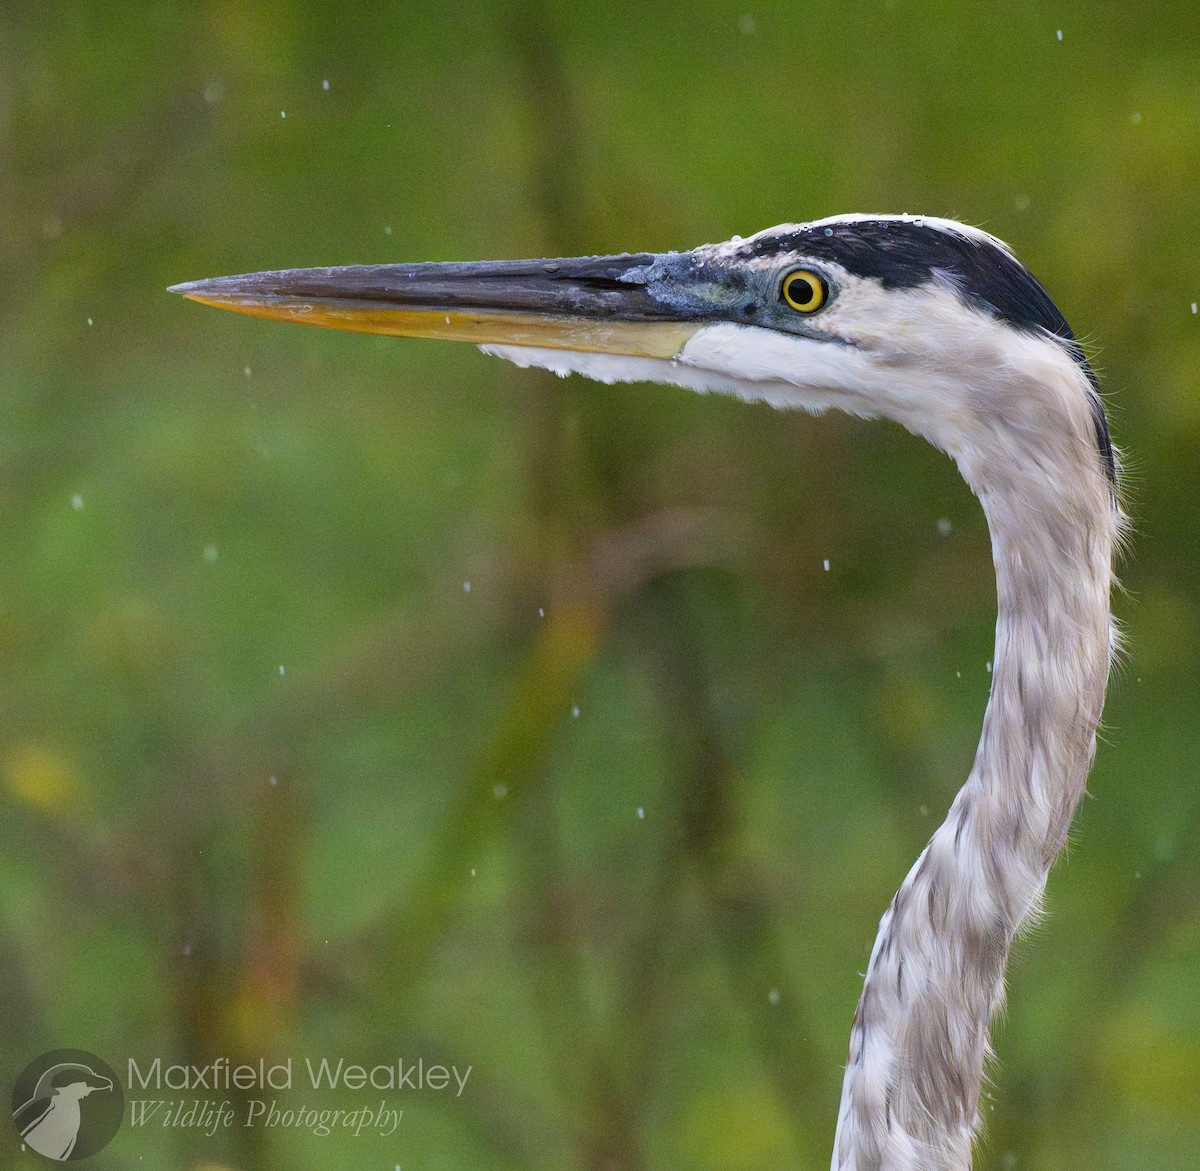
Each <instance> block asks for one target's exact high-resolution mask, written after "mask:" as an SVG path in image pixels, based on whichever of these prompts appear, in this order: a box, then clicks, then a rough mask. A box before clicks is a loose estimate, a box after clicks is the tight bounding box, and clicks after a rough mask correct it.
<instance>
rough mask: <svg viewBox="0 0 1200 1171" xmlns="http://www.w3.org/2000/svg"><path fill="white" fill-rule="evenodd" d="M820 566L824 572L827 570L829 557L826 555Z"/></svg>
mask: <svg viewBox="0 0 1200 1171" xmlns="http://www.w3.org/2000/svg"><path fill="white" fill-rule="evenodd" d="M821 568H822V569H824V570H825V572H826V573H828V572H829V558H828V557H826V558H825V560H824V561H822V562H821Z"/></svg>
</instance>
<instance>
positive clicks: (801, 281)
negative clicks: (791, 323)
mask: <svg viewBox="0 0 1200 1171" xmlns="http://www.w3.org/2000/svg"><path fill="white" fill-rule="evenodd" d="M788 296H789V297H790V298H791V299H792V301H793V302H794V303H795V304H796V305H798V306H800V308H802V309H808V308H809V307H810V306H811V305H812V304H813V302H814V301H816V299H817V287H816V284H815V282H814V281H813V280H812V278H811V277H807V276H800V275H799V274H797V275H796V276H794V277H792V279H791V280H790V281H789V282H788Z"/></svg>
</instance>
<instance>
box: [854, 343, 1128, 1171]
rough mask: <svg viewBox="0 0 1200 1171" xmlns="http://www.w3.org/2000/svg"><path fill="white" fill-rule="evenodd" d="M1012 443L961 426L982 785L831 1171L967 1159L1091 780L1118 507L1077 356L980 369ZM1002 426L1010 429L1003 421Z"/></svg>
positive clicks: (909, 958) (885, 994)
mask: <svg viewBox="0 0 1200 1171" xmlns="http://www.w3.org/2000/svg"><path fill="white" fill-rule="evenodd" d="M981 378H985V379H987V380H988V382H989V399H990V401H993V402H997V403H999V404H1001V409H1000V411H999V413H998V414H997V417H996V418H995V419H993V420H991V422H990V424H987V425H988V426H989V427H991V428H996V429H999V430H1002V431H1003V432H1005V434H1006V435H1007V438H1008V442H1003V443H996V442H991V441H989V442H977V441H976V442H972V441H971V440H970V439H969V438H967V437H963V436H960V437H958V442H957V443H955V442H953V441H952V442H949V443H946V444H945V446H947V448H948V450H949V451H950V454H951V455H952V456H954V458H955V459H956V461H957V462H958V465H959V468H960V470H961V471H962V473H963V475H964V477H965V478H966V480H967V482H968V484H969V485H970V486H971V488H972V489H973V491H974V492H975V494H976V495H977V496H978V497H979V498H980V501H981V503H982V505H983V508H984V512H985V514H986V516H987V522H988V527H989V530H990V532H991V537H992V550H993V558H994V561H995V566H996V579H997V597H998V618H997V624H996V648H995V657H994V664H993V675H992V688H991V696H990V699H989V702H988V706H987V711H986V714H985V717H984V724H983V734H982V738H981V740H980V743H979V748H978V751H977V754H976V757H975V763H974V767H973V769H972V771H971V775H970V777H969V778H968V780H967V783H966V784H965V785H964V786H963V788H962V789H961V790H960V792H959V793H958V796H957V797H956V798H955V800H954V803H953V805H952V806H951V809H950V813H949V816H948V817H947V819H946V821H945V822H944V823H943V824H942V826H941V827H940V828H939V829H938V830H937V831H936V833H935V834H934V835H933V837H932V839H931V840H930V842H929V844H928V846H927V847H926V849H925V851H924V852H923V853H922V855H921V857H920V858H919V859H918V860H917V862H916V864H915V865H914V866H913V868H912V870H911V871H910V872H909V874H908V876H907V878H906V879H905V880H904V883H903V884H902V885H901V887H900V889H899V891H898V892H897V894H896V896H895V898H894V899H893V900H892V903H891V905H890V906H889V907H888V910H887V912H886V913H885V914H884V917H883V920H882V922H881V923H880V926H879V933H878V935H877V937H876V940H875V946H874V949H873V951H872V954H871V960H870V965H869V967H868V970H867V975H866V980H865V984H864V987H863V992H862V997H861V999H860V1001H859V1005H858V1010H857V1013H856V1015H855V1021H854V1026H853V1030H852V1033H851V1041H850V1053H849V1062H848V1064H847V1067H846V1074H845V1081H844V1085H843V1091H842V1101H841V1106H840V1110H839V1116H838V1130H837V1137H836V1139H835V1144H834V1153H833V1164H832V1166H833V1171H964V1169H966V1168H969V1167H970V1165H971V1146H972V1139H973V1136H974V1133H975V1129H976V1126H977V1120H978V1100H979V1094H980V1088H981V1085H982V1082H983V1077H984V1064H985V1061H986V1059H987V1056H988V1052H989V1049H988V1025H989V1022H990V1020H991V1018H992V1017H993V1016H994V1014H995V1013H996V1011H997V1010H998V1009H999V1008H1000V1006H1001V1004H1002V1003H1003V999H1004V972H1005V967H1006V963H1007V958H1008V952H1009V947H1010V945H1011V943H1012V941H1013V937H1014V935H1015V934H1016V932H1017V930H1018V928H1019V927H1020V925H1021V924H1022V922H1024V921H1026V920H1027V919H1028V918H1029V917H1030V916H1031V915H1032V914H1035V913H1036V911H1037V908H1038V905H1039V900H1040V897H1041V894H1042V890H1043V888H1044V886H1045V882H1046V877H1047V874H1048V872H1049V870H1050V867H1051V865H1052V864H1053V862H1054V859H1055V857H1056V856H1057V854H1058V852H1059V850H1060V849H1061V847H1062V845H1063V843H1064V841H1065V839H1066V835H1067V831H1068V829H1069V827H1070V824H1071V819H1072V815H1073V814H1074V811H1075V808H1076V805H1077V804H1078V802H1079V800H1080V798H1081V796H1082V794H1083V791H1084V785H1085V781H1086V778H1087V772H1088V768H1089V766H1090V763H1091V759H1092V755H1093V752H1094V748H1095V739H1096V730H1097V727H1098V724H1099V721H1100V712H1101V707H1102V705H1103V702H1104V692H1105V684H1106V680H1107V676H1108V669H1109V661H1110V656H1111V651H1112V646H1113V634H1112V626H1111V621H1110V617H1109V591H1110V587H1111V584H1112V561H1113V554H1114V548H1115V545H1116V542H1117V540H1118V535H1119V529H1120V514H1119V511H1118V509H1117V507H1116V505H1115V502H1114V499H1113V496H1112V486H1111V484H1110V483H1109V482H1108V480H1107V477H1106V476H1105V475H1104V474H1103V470H1102V464H1101V461H1100V459H1099V458H1098V455H1097V450H1096V446H1095V443H1094V441H1093V435H1092V431H1091V426H1090V422H1089V420H1088V419H1087V418H1086V417H1085V411H1086V405H1085V404H1086V403H1087V401H1088V395H1087V389H1088V388H1087V386H1086V379H1085V376H1084V374H1083V372H1082V369H1081V367H1080V366H1079V365H1078V364H1076V363H1074V362H1062V363H1052V364H1050V365H1048V366H1047V365H1045V364H1043V366H1042V368H1041V370H1040V371H1039V372H1038V373H1037V375H1036V376H1035V375H1031V374H1030V373H1029V372H1024V371H1017V370H1012V369H1009V370H1003V369H1001V370H997V371H994V372H992V373H990V374H988V373H981ZM993 438H995V437H994V436H993Z"/></svg>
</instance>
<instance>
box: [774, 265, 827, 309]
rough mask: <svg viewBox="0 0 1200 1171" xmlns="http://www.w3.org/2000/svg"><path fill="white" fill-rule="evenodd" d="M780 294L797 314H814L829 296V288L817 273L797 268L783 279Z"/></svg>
mask: <svg viewBox="0 0 1200 1171" xmlns="http://www.w3.org/2000/svg"><path fill="white" fill-rule="evenodd" d="M782 294H783V299H784V301H785V302H786V303H787V304H788V305H790V306H791V307H792V308H793V309H795V310H796V312H797V313H816V311H817V310H818V309H820V308H821V306H822V305H824V304H825V301H826V299H827V298H828V296H829V286H828V285H826V284H825V280H824V278H823V277H822V276H821V275H820V274H819V273H815V272H813V271H812V270H811V269H807V268H798V269H796V270H795V271H794V272H789V273H788V274H787V276H785V277H784V278H783V289H782Z"/></svg>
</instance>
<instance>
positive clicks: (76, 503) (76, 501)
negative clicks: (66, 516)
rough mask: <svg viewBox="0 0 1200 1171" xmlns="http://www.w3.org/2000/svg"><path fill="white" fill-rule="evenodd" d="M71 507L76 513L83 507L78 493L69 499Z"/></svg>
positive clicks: (81, 498)
mask: <svg viewBox="0 0 1200 1171" xmlns="http://www.w3.org/2000/svg"><path fill="white" fill-rule="evenodd" d="M71 507H72V508H73V509H75V511H76V512H78V511H79V510H80V509H81V508H82V507H83V497H82V496H80V495H79V493H78V492H76V493H75V495H74V496H72V497H71Z"/></svg>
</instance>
